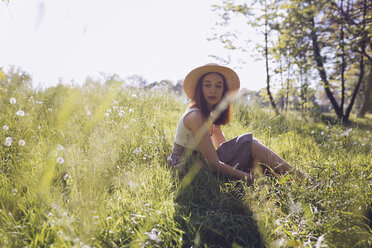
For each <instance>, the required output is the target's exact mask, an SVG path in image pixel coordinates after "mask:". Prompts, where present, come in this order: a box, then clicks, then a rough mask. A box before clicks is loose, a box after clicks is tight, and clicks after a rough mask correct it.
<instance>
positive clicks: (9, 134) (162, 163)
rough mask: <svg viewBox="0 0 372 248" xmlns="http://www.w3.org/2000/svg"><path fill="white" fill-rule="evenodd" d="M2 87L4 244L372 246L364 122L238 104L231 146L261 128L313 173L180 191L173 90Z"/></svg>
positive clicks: (196, 181) (371, 126) (199, 182)
mask: <svg viewBox="0 0 372 248" xmlns="http://www.w3.org/2000/svg"><path fill="white" fill-rule="evenodd" d="M0 81H1V80H0ZM1 82H2V84H1V85H0V86H1V91H0V104H1V108H0V109H1V110H0V125H1V127H0V128H1V129H0V141H1V144H0V156H1V164H0V246H1V247H50V246H53V247H371V246H372V231H371V228H372V165H371V160H372V159H371V146H372V138H371V137H372V136H371V130H372V117H371V116H370V115H369V116H367V118H366V119H364V120H357V119H354V120H353V121H354V122H353V125H351V126H348V127H343V126H340V125H330V124H327V123H323V122H320V121H319V122H318V121H316V120H314V119H312V118H311V117H307V119H306V121H305V120H304V119H302V117H300V116H299V115H297V114H296V113H292V114H291V113H287V114H284V115H280V116H275V115H274V114H273V113H272V112H271V111H268V110H265V109H253V108H250V107H249V106H246V105H244V104H242V103H236V104H235V106H234V107H235V116H234V120H233V122H232V123H231V124H230V125H229V126H227V127H224V128H223V131H224V133H225V135H226V137H227V138H232V137H234V136H236V135H239V134H242V133H246V132H253V133H254V135H255V136H256V137H257V138H258V139H260V140H261V141H262V142H263V143H264V144H266V145H267V146H269V147H270V148H272V149H273V150H275V151H276V152H277V153H278V154H279V155H281V156H282V157H284V159H286V160H287V161H289V162H290V163H291V164H293V165H294V166H295V167H296V168H297V169H299V170H301V171H303V172H304V173H306V174H307V175H309V178H307V179H304V180H299V179H295V178H290V177H289V176H285V177H281V178H277V179H275V178H270V177H262V178H260V179H258V180H257V181H256V182H255V183H254V184H248V183H244V182H239V181H228V180H225V179H223V178H217V177H216V176H214V175H212V174H210V173H208V172H206V173H204V174H199V175H197V176H196V177H195V178H193V180H191V182H189V183H185V182H182V181H180V180H179V179H178V178H177V177H175V176H174V175H173V173H172V172H171V171H169V169H167V166H166V157H167V156H168V154H169V153H170V151H171V148H172V142H173V137H174V134H175V130H176V125H177V122H178V120H179V117H180V116H181V114H182V112H183V111H184V109H185V107H186V99H185V98H184V97H182V96H180V95H179V94H177V93H175V92H172V91H169V90H167V89H166V88H163V89H161V88H160V89H157V90H154V89H138V88H131V87H129V86H126V87H122V85H121V84H120V83H115V82H111V83H110V84H108V83H106V84H99V83H86V84H84V85H83V86H74V87H69V86H64V85H58V86H56V87H51V88H47V89H44V90H34V89H31V88H29V87H24V86H23V85H22V84H12V81H11V80H10V81H7V83H5V81H4V80H3V81H1Z"/></svg>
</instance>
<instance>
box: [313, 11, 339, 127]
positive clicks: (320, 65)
mask: <svg viewBox="0 0 372 248" xmlns="http://www.w3.org/2000/svg"><path fill="white" fill-rule="evenodd" d="M310 22H311V26H312V27H311V34H310V35H311V40H312V49H313V52H314V59H315V62H316V65H317V68H318V71H319V74H320V78H321V79H322V81H323V84H324V91H325V93H326V95H327V97H328V99H329V101H330V102H331V104H332V107H333V109H334V110H335V112H336V115H337V117H338V119H339V120H341V121H342V120H343V119H344V114H343V111H342V109H341V108H340V107H339V106H338V104H337V101H336V99H335V98H334V96H333V94H332V92H331V89H330V85H329V82H328V79H327V73H326V71H325V68H324V63H323V58H322V56H321V55H320V48H319V44H318V36H317V34H316V31H315V21H314V17H312V18H311V19H310Z"/></svg>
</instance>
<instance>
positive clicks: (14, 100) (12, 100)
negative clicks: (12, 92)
mask: <svg viewBox="0 0 372 248" xmlns="http://www.w3.org/2000/svg"><path fill="white" fill-rule="evenodd" d="M9 102H10V104H16V102H17V100H16V99H15V98H14V97H12V98H10V99H9Z"/></svg>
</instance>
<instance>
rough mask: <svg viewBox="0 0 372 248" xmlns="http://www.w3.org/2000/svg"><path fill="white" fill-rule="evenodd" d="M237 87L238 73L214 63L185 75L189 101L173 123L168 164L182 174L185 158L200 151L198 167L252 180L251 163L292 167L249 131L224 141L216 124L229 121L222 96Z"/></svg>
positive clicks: (277, 170) (285, 169)
mask: <svg viewBox="0 0 372 248" xmlns="http://www.w3.org/2000/svg"><path fill="white" fill-rule="evenodd" d="M239 87H240V80H239V77H238V75H237V74H236V73H235V72H234V71H233V70H232V69H230V68H228V67H224V66H220V65H217V64H207V65H204V66H201V67H198V68H196V69H194V70H192V71H191V72H190V73H189V74H188V75H187V76H186V78H185V80H184V84H183V90H184V92H185V93H186V95H187V97H188V98H190V99H191V101H192V102H191V105H190V107H189V108H188V109H187V110H186V111H185V113H184V114H183V115H182V117H181V119H180V120H179V123H178V126H177V131H176V136H175V139H174V144H173V150H172V154H171V155H170V156H169V157H168V164H169V165H170V166H171V167H172V168H176V169H177V170H178V171H179V173H180V174H183V173H185V171H186V170H187V169H188V168H187V166H189V165H190V163H188V161H189V160H188V158H190V156H191V157H194V158H195V157H198V155H201V156H199V157H201V160H202V163H199V167H200V168H202V167H209V168H210V169H211V170H212V171H213V172H216V173H218V174H222V175H225V176H228V177H232V178H235V179H243V180H250V181H252V180H253V179H254V171H253V165H254V164H264V165H265V166H267V167H268V168H269V169H270V170H271V171H273V172H274V173H279V174H284V173H287V172H289V171H290V170H292V167H291V166H290V165H289V164H288V163H287V162H286V161H284V160H283V159H282V158H281V157H279V156H278V155H277V154H275V153H274V152H273V151H271V150H270V149H269V148H267V147H266V146H264V145H263V144H262V143H261V142H259V141H258V140H257V139H255V138H253V137H252V134H251V133H248V134H244V135H241V136H238V137H235V138H234V139H231V140H229V141H226V138H225V136H224V134H223V133H222V131H221V127H220V126H221V125H225V124H228V123H229V122H230V118H231V116H232V108H231V106H230V104H225V107H224V108H223V107H222V110H221V106H222V105H224V104H223V103H224V102H223V101H222V100H223V99H224V98H227V97H228V96H229V95H231V94H233V93H234V92H237V91H238V90H239ZM220 103H221V104H220ZM215 147H217V150H216V149H215Z"/></svg>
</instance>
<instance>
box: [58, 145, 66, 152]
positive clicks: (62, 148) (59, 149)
mask: <svg viewBox="0 0 372 248" xmlns="http://www.w3.org/2000/svg"><path fill="white" fill-rule="evenodd" d="M64 149H65V148H64V147H63V146H62V145H60V144H57V150H58V151H63V150H64Z"/></svg>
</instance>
